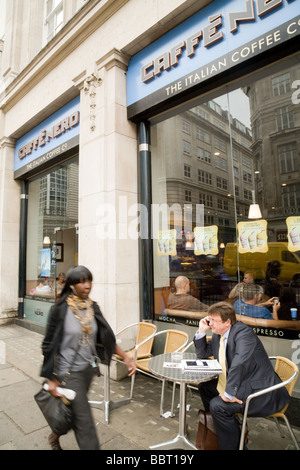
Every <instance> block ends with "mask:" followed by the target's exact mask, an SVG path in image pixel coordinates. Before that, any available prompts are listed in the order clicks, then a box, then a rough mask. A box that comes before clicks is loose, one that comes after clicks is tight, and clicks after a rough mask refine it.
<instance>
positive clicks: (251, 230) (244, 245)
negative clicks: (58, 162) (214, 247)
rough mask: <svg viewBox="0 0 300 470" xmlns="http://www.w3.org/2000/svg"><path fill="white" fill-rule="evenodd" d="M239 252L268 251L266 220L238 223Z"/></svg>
mask: <svg viewBox="0 0 300 470" xmlns="http://www.w3.org/2000/svg"><path fill="white" fill-rule="evenodd" d="M238 239H239V253H249V252H250V253H254V252H259V253H266V252H267V251H268V249H269V248H268V235H267V221H266V220H263V219H262V220H255V221H253V222H239V223H238Z"/></svg>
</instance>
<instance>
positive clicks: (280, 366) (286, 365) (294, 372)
mask: <svg viewBox="0 0 300 470" xmlns="http://www.w3.org/2000/svg"><path fill="white" fill-rule="evenodd" d="M270 359H271V360H276V363H275V372H276V373H277V374H278V376H279V377H280V379H281V380H282V382H281V383H280V384H277V385H273V386H272V387H268V388H265V389H264V390H260V391H259V392H256V393H252V394H251V395H249V396H248V398H247V400H246V405H245V410H244V414H243V424H242V431H241V438H240V446H239V450H243V447H244V439H245V432H246V423H247V415H248V409H249V404H250V401H251V400H252V399H253V398H256V397H259V396H260V395H263V394H265V393H269V392H272V391H273V390H277V389H278V388H281V387H286V388H287V391H288V392H289V395H290V396H291V395H292V393H293V390H294V386H295V383H296V381H297V378H298V374H299V369H298V367H297V366H296V364H294V362H292V361H291V360H290V359H287V358H285V357H281V356H272V357H270ZM288 406H289V404H287V405H286V406H285V407H284V408H282V410H279V411H278V412H277V413H274V414H272V415H270V416H268V418H275V421H276V424H277V427H278V429H279V432H280V434H281V436H282V437H284V435H283V434H282V432H281V429H280V426H279V422H278V418H282V419H283V420H284V421H285V424H286V426H287V429H288V431H289V433H290V435H291V438H292V440H293V442H294V444H295V447H296V449H297V450H299V445H298V443H297V441H296V437H295V434H294V432H293V430H292V428H291V426H290V423H289V421H288V419H287V417H286V415H285V412H286V410H287V408H288Z"/></svg>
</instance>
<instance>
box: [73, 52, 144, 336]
mask: <svg viewBox="0 0 300 470" xmlns="http://www.w3.org/2000/svg"><path fill="white" fill-rule="evenodd" d="M127 65H128V58H127V57H126V56H124V55H122V54H121V53H120V52H119V51H117V50H113V51H111V52H110V53H109V54H107V55H106V56H105V57H103V58H102V59H101V60H99V61H98V62H97V64H95V66H94V68H93V69H92V71H91V72H90V73H86V74H83V75H82V76H81V77H78V78H77V79H76V80H74V82H75V84H76V85H77V86H79V88H80V89H81V104H80V112H81V128H80V155H79V263H80V264H83V265H86V266H87V267H89V268H90V269H91V271H92V273H93V275H94V284H93V291H92V297H93V298H94V299H95V300H96V301H98V302H99V304H100V307H101V309H102V311H103V314H104V316H105V317H106V319H107V320H108V321H109V323H110V325H111V326H112V328H113V330H114V331H115V332H116V331H118V330H120V329H121V328H122V327H124V326H125V325H129V324H130V323H134V322H136V321H139V315H140V313H139V311H140V309H139V274H138V234H137V229H138V227H137V223H138V220H137V217H138V214H137V135H136V126H135V125H134V124H133V123H131V122H130V121H128V120H127V109H126V70H127Z"/></svg>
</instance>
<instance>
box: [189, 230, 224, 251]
mask: <svg viewBox="0 0 300 470" xmlns="http://www.w3.org/2000/svg"><path fill="white" fill-rule="evenodd" d="M194 253H195V255H217V254H218V253H219V248H218V227H217V226H216V225H210V226H209V227H195V229H194Z"/></svg>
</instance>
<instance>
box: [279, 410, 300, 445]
mask: <svg viewBox="0 0 300 470" xmlns="http://www.w3.org/2000/svg"><path fill="white" fill-rule="evenodd" d="M283 418H284V421H285V424H286V427H287V428H288V430H289V433H290V436H291V438H292V440H293V442H294V445H295V447H296V449H297V450H300V449H299V446H298V442H297V440H296V437H295V434H294V432H293V430H292V428H291V426H290V423H289V420H288V419H287V417H286V416H285V415H283Z"/></svg>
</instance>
